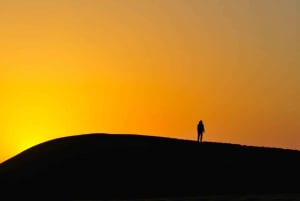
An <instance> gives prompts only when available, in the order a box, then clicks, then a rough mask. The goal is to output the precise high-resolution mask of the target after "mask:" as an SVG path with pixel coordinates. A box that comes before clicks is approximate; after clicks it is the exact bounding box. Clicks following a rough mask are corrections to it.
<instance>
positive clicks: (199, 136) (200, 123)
mask: <svg viewBox="0 0 300 201" xmlns="http://www.w3.org/2000/svg"><path fill="white" fill-rule="evenodd" d="M197 131H198V138H197V141H198V142H202V136H203V133H204V131H205V129H204V125H203V121H202V120H200V121H199V123H198V125H197Z"/></svg>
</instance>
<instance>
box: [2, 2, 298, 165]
mask: <svg viewBox="0 0 300 201" xmlns="http://www.w3.org/2000/svg"><path fill="white" fill-rule="evenodd" d="M299 11H300V1H299V0H252V1H251V0H243V1H241V0H219V1H217V0H43V1H41V0H26V1H24V0H0V28H1V29H0V90H1V91H0V92H1V97H0V110H1V113H0V162H2V161H4V160H6V159H8V158H10V157H12V156H14V155H16V154H17V153H19V152H21V151H23V150H25V149H27V148H29V147H31V146H33V145H35V144H38V143H41V142H44V141H47V140H50V139H54V138H58V137H62V136H68V135H77V134H86V133H96V132H97V133H102V132H104V133H126V134H129V133H131V134H144V135H155V136H166V137H174V138H180V139H196V126H197V123H198V121H199V120H200V119H202V120H203V122H204V125H205V128H206V132H205V133H204V136H203V140H204V141H215V142H226V143H227V142H228V143H237V144H244V145H254V146H268V147H281V148H290V149H299V150H300V12H299Z"/></svg>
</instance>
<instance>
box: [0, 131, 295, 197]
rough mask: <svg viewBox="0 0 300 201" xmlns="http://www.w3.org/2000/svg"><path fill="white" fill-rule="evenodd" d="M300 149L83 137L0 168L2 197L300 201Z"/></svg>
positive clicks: (33, 152) (35, 151)
mask: <svg viewBox="0 0 300 201" xmlns="http://www.w3.org/2000/svg"><path fill="white" fill-rule="evenodd" d="M299 181H300V152H299V151H295V150H285V149H277V148H266V147H250V146H242V145H236V144H225V143H214V142H204V143H197V142H194V141H188V140H179V139H171V138H162V137H150V136H142V135H125V134H122V135H115V134H86V135H78V136H71V137H65V138H59V139H55V140H51V141H48V142H45V143H42V144H40V145H37V146H35V147H32V148H30V149H28V150H26V151H24V152H22V153H20V154H18V155H17V156H15V157H13V158H11V159H10V160H8V161H5V162H4V163H2V164H0V189H1V190H0V191H1V196H6V197H9V198H19V197H20V198H23V199H24V198H32V199H33V198H38V199H42V200H43V199H48V198H49V199H76V200H83V199H84V200H88V199H93V200H145V201H146V200H147V201H148V200H153V201H158V200H161V201H168V200H170V201H171V200H172V201H174V200H178V201H181V200H185V201H187V200H191V201H192V200H207V201H215V200H216V201H220V200H248V201H249V200H277V201H278V200H299V195H300V183H299Z"/></svg>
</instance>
